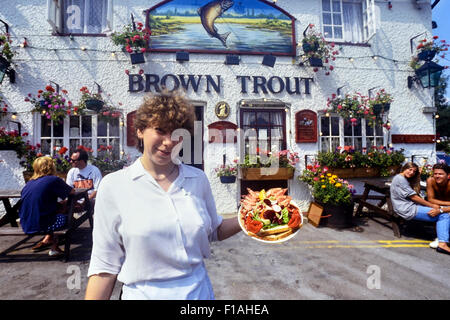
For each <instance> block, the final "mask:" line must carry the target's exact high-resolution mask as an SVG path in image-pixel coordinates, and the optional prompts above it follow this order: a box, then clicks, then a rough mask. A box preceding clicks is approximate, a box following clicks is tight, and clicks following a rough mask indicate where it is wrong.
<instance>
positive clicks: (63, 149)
mask: <svg viewBox="0 0 450 320" xmlns="http://www.w3.org/2000/svg"><path fill="white" fill-rule="evenodd" d="M67 150H69V149H67V148H66V147H61V149H59V151H58V153H59V154H60V155H63V154H64V153H66V152H67Z"/></svg>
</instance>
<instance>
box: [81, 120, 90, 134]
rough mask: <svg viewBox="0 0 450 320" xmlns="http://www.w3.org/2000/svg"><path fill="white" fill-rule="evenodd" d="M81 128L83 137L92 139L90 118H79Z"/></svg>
mask: <svg viewBox="0 0 450 320" xmlns="http://www.w3.org/2000/svg"><path fill="white" fill-rule="evenodd" d="M81 128H82V136H83V137H92V116H82V117H81Z"/></svg>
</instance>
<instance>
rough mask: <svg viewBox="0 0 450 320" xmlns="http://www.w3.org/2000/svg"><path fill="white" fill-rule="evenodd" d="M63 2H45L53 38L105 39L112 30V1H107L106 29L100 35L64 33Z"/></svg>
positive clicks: (50, 0) (60, 0) (62, 0)
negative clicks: (82, 37) (81, 37)
mask: <svg viewBox="0 0 450 320" xmlns="http://www.w3.org/2000/svg"><path fill="white" fill-rule="evenodd" d="M63 2H64V0H47V22H48V23H49V24H50V26H51V27H52V35H55V36H87V37H107V36H108V35H109V34H110V33H111V32H112V30H113V13H114V12H113V7H114V0H107V10H106V29H104V30H102V32H101V33H67V32H64V26H63V24H64V21H63V17H64V13H63V10H62V8H63V7H64V3H63Z"/></svg>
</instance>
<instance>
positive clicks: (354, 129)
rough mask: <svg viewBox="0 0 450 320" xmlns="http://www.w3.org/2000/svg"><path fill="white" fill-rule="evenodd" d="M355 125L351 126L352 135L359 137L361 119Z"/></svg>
mask: <svg viewBox="0 0 450 320" xmlns="http://www.w3.org/2000/svg"><path fill="white" fill-rule="evenodd" d="M357 120H358V121H357V122H356V125H355V126H353V135H354V136H360V135H361V134H362V128H361V119H357Z"/></svg>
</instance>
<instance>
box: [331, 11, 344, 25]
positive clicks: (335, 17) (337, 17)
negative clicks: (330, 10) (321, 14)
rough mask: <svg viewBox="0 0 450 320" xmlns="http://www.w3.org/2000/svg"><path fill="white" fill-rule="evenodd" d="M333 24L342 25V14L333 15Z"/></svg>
mask: <svg viewBox="0 0 450 320" xmlns="http://www.w3.org/2000/svg"><path fill="white" fill-rule="evenodd" d="M333 24H334V25H342V19H341V15H340V14H333Z"/></svg>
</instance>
